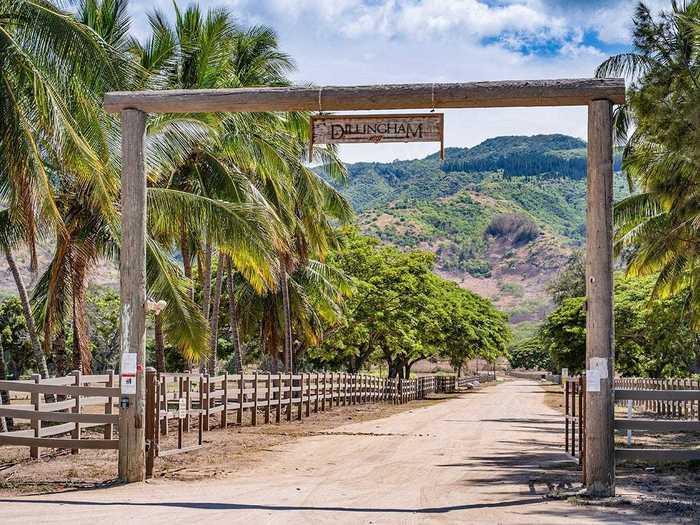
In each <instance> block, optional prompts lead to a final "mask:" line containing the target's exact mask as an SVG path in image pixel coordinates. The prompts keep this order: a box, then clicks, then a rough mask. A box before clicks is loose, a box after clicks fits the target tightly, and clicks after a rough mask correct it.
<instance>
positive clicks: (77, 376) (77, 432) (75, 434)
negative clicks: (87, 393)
mask: <svg viewBox="0 0 700 525" xmlns="http://www.w3.org/2000/svg"><path fill="white" fill-rule="evenodd" d="M73 376H74V377H75V386H77V387H79V386H81V385H82V377H83V376H82V373H81V372H80V370H74V371H73ZM71 412H73V413H74V414H80V394H77V395H76V396H75V406H73V408H72V409H71ZM71 437H72V438H73V439H75V440H76V441H79V440H80V422H78V421H76V422H75V430H74V431H73V432H72V436H71ZM78 452H80V449H79V448H72V449H71V451H70V453H71V454H77V453H78Z"/></svg>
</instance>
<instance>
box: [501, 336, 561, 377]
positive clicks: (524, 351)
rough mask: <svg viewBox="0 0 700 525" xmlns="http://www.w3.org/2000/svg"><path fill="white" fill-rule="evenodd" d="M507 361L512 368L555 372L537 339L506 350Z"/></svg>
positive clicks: (549, 358)
mask: <svg viewBox="0 0 700 525" xmlns="http://www.w3.org/2000/svg"><path fill="white" fill-rule="evenodd" d="M508 361H509V362H510V366H512V367H513V368H524V369H526V370H537V369H540V370H548V371H550V372H556V371H557V368H556V366H555V365H554V362H553V361H552V357H551V355H550V353H549V352H548V351H547V348H546V347H545V345H544V343H543V342H542V340H541V339H540V338H539V337H530V338H529V339H525V340H523V341H520V342H519V343H518V344H515V345H513V347H511V348H510V349H509V350H508Z"/></svg>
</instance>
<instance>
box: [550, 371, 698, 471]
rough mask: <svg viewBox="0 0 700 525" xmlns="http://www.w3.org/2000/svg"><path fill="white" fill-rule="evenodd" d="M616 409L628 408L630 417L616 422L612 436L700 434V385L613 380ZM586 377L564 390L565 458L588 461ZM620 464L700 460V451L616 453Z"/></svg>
mask: <svg viewBox="0 0 700 525" xmlns="http://www.w3.org/2000/svg"><path fill="white" fill-rule="evenodd" d="M614 384H615V392H614V394H615V404H616V405H617V406H625V407H627V408H628V410H627V413H626V417H618V416H617V415H616V417H615V419H614V430H617V431H624V432H628V443H631V434H632V432H635V433H637V432H653V433H663V432H674V433H682V432H700V412H699V411H698V406H699V404H700V384H699V383H698V381H697V380H692V379H684V378H673V379H653V378H629V377H622V378H616V379H615V383H614ZM585 400H586V391H585V375H582V376H572V377H570V378H569V380H568V381H567V382H566V384H565V386H564V409H565V414H566V415H565V419H564V435H565V437H564V439H565V450H566V452H567V453H569V454H571V455H572V456H574V457H576V458H578V459H579V463H581V462H582V461H584V460H585V435H586V425H585V421H586V417H585V407H586V401H585ZM615 459H616V460H617V461H625V460H628V461H629V460H631V461H647V462H664V461H692V460H700V448H639V447H630V446H628V447H617V448H615Z"/></svg>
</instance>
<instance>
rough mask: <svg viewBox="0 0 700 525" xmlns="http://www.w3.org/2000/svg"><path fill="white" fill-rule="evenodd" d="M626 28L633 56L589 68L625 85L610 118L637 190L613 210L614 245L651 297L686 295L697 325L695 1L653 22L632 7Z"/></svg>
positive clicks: (699, 164) (699, 100)
mask: <svg viewBox="0 0 700 525" xmlns="http://www.w3.org/2000/svg"><path fill="white" fill-rule="evenodd" d="M634 28H635V29H634V47H635V49H634V51H633V52H631V53H625V54H622V55H617V56H613V57H611V58H609V59H608V60H606V61H605V62H603V64H601V65H600V66H599V68H598V70H597V75H599V76H610V75H625V76H627V78H628V80H629V82H630V86H629V89H628V92H627V103H626V104H625V105H624V106H621V107H620V108H618V109H617V111H616V114H615V119H616V130H617V138H618V140H619V141H620V142H621V143H622V144H624V146H625V149H624V157H623V170H624V171H625V172H626V174H627V176H628V179H629V181H630V184H631V185H633V186H636V187H637V188H638V189H639V192H638V193H635V194H633V195H631V196H630V197H628V198H626V199H624V200H622V201H621V202H619V203H618V204H617V205H616V206H615V226H616V231H615V246H616V249H617V251H618V253H622V254H623V255H624V256H625V257H626V259H627V262H628V266H627V272H628V274H630V275H649V274H656V273H658V277H657V280H656V286H655V290H654V293H655V295H657V296H664V295H669V294H674V293H677V292H679V291H681V290H685V291H687V292H688V301H689V307H690V309H691V310H692V313H693V315H694V316H695V318H696V319H698V320H699V321H700V273H699V271H698V262H699V261H700V236H699V235H698V231H699V229H698V226H700V192H699V191H698V189H697V188H698V187H699V186H698V183H699V182H700V179H699V178H698V174H699V173H700V157H698V153H697V151H698V149H697V145H698V144H700V125H699V124H698V120H697V108H698V106H699V105H700V2H697V1H692V2H683V3H679V2H675V1H674V2H672V3H671V10H670V11H668V12H662V13H661V14H659V15H657V16H654V15H653V14H652V13H651V11H650V10H649V9H648V8H647V7H646V6H645V5H644V4H641V3H640V4H639V6H638V7H637V10H636V12H635V15H634ZM630 130H632V131H631V133H630Z"/></svg>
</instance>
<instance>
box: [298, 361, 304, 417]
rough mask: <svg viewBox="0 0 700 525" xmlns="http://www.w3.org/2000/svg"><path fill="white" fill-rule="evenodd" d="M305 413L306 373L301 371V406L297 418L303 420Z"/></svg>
mask: <svg viewBox="0 0 700 525" xmlns="http://www.w3.org/2000/svg"><path fill="white" fill-rule="evenodd" d="M303 415H304V373H303V372H300V373H299V408H298V409H297V419H298V420H299V421H301V419H302V417H303Z"/></svg>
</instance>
